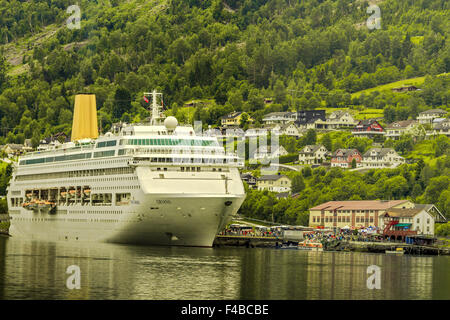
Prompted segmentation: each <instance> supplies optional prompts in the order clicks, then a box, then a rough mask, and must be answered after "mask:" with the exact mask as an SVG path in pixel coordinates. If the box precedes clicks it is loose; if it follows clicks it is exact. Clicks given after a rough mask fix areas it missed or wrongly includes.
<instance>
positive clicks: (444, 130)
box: [431, 119, 450, 137]
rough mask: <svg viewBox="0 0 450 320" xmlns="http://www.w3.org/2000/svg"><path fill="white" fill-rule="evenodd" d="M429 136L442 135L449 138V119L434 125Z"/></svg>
mask: <svg viewBox="0 0 450 320" xmlns="http://www.w3.org/2000/svg"><path fill="white" fill-rule="evenodd" d="M431 134H432V135H439V134H442V135H445V136H447V137H450V119H445V120H443V121H440V122H438V123H437V124H435V125H434V127H433V129H432V131H431Z"/></svg>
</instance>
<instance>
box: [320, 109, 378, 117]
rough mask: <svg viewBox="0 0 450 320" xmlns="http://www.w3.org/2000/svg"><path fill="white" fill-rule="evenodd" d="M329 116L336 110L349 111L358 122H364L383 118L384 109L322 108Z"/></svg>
mask: <svg viewBox="0 0 450 320" xmlns="http://www.w3.org/2000/svg"><path fill="white" fill-rule="evenodd" d="M322 109H323V110H325V112H326V114H327V115H329V114H331V113H332V112H334V111H336V110H341V111H348V112H350V114H351V115H352V116H353V117H354V118H355V119H356V120H364V119H370V118H378V117H383V109H375V108H364V109H362V110H356V109H350V108H322Z"/></svg>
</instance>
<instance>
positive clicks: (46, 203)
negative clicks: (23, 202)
mask: <svg viewBox="0 0 450 320" xmlns="http://www.w3.org/2000/svg"><path fill="white" fill-rule="evenodd" d="M54 206H55V203H54V202H51V201H40V202H39V203H38V208H39V209H41V210H50V209H52V208H53V207H54Z"/></svg>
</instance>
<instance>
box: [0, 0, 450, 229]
mask: <svg viewBox="0 0 450 320" xmlns="http://www.w3.org/2000/svg"><path fill="white" fill-rule="evenodd" d="M72 2H73V1H69V0H46V1H35V0H29V1H19V0H11V1H6V0H0V127H1V130H0V144H5V143H23V142H24V140H25V139H31V140H32V143H33V145H34V146H36V145H37V144H38V143H39V140H40V139H42V138H44V137H48V136H50V135H52V134H54V133H57V132H61V131H63V132H65V133H67V134H70V130H71V121H72V112H73V100H74V95H75V94H76V93H79V92H90V93H95V94H96V97H97V107H98V116H99V122H100V126H99V127H100V128H101V130H102V131H103V132H106V131H107V130H108V129H109V128H110V127H111V125H112V123H114V122H117V121H126V122H139V121H142V120H143V119H145V118H146V117H147V116H148V111H147V110H146V108H145V104H144V103H143V101H142V96H143V92H146V91H149V90H152V89H157V90H159V91H160V92H162V93H163V94H164V106H165V108H166V112H167V114H172V115H175V116H176V117H177V118H178V120H179V121H180V122H185V123H186V122H190V121H192V120H194V119H195V120H201V121H202V122H203V124H204V126H205V127H206V126H208V125H212V126H215V125H219V124H220V117H221V116H223V115H225V114H227V113H229V112H231V111H234V110H236V111H245V112H247V113H248V114H249V115H250V116H251V117H252V118H253V119H255V120H256V121H255V124H256V125H260V121H261V119H262V117H263V115H264V114H267V113H269V112H273V111H286V110H291V111H294V110H299V109H317V108H323V107H327V108H339V107H349V108H351V109H355V110H363V109H364V108H376V109H380V110H383V114H384V121H385V122H386V123H389V122H392V121H396V120H405V119H410V118H414V117H416V116H417V114H418V113H419V112H421V111H423V110H427V109H430V108H444V109H446V108H448V103H449V101H450V75H449V74H448V73H449V72H450V39H449V34H450V32H449V31H450V23H449V17H450V2H449V1H446V0H385V1H376V3H377V5H378V6H379V8H380V11H381V28H380V29H373V30H369V28H367V26H366V21H367V19H368V18H369V17H370V16H371V14H369V13H367V12H368V11H367V9H368V8H369V5H370V4H369V2H368V1H361V0H152V1H144V0H132V1H119V0H98V1H87V0H81V1H78V3H79V7H80V11H81V28H80V29H72V28H68V27H67V25H66V19H68V18H70V16H71V13H70V12H69V13H68V12H67V8H68V7H69V6H71V5H72V4H73V3H72ZM416 77H424V81H423V83H422V84H421V85H420V89H421V90H420V91H415V92H410V93H407V94H399V93H394V92H392V91H390V90H388V91H383V92H379V91H374V92H371V93H370V94H365V93H361V94H359V95H353V96H352V94H353V93H355V92H358V91H361V90H364V89H368V88H373V87H376V86H378V85H382V84H387V83H390V82H393V81H396V80H402V79H410V78H416ZM267 97H271V98H273V103H272V104H271V105H270V106H266V105H265V104H264V98H267ZM192 100H198V101H203V102H205V103H200V104H198V105H197V106H196V107H194V108H190V110H191V111H189V113H186V112H185V109H186V108H184V105H185V104H186V102H189V101H192ZM283 139H284V140H283ZM283 139H282V141H281V143H282V144H283V145H284V146H285V147H286V148H287V149H288V151H289V152H292V153H295V152H296V151H298V148H300V147H302V146H304V145H306V144H310V143H311V142H316V141H317V142H321V143H323V144H326V145H327V147H329V150H335V149H336V148H338V147H349V148H350V147H352V148H353V147H354V148H357V149H359V150H360V151H361V152H363V151H364V150H366V149H367V148H368V147H370V146H371V143H372V141H369V140H368V139H359V138H353V139H352V138H350V137H349V135H348V133H345V132H344V133H337V134H327V135H324V136H321V137H320V139H319V138H318V137H316V136H315V133H313V132H311V133H308V134H307V135H306V136H304V137H303V138H302V139H299V140H295V141H294V140H292V139H290V138H283ZM389 143H391V144H392V145H390V146H392V147H395V149H396V150H397V151H399V152H400V153H403V152H408V151H411V150H412V148H413V145H414V143H415V142H414V141H412V140H411V139H409V138H405V139H403V140H401V141H399V142H395V143H394V142H389ZM430 145H431V147H432V149H433V152H434V155H435V156H436V157H440V158H439V159H437V160H436V161H434V162H432V163H431V162H430V163H426V164H425V163H423V162H418V163H415V164H408V165H404V166H402V167H401V168H397V169H394V170H377V171H369V172H368V173H365V174H358V173H352V172H344V171H343V170H340V169H332V170H329V171H326V170H325V169H323V168H319V169H314V170H311V169H309V168H305V169H304V170H303V172H302V174H300V175H298V176H297V177H295V181H297V182H296V187H295V188H296V192H299V197H297V198H295V199H282V200H277V199H276V198H275V195H274V194H271V193H267V192H258V191H249V195H248V199H247V201H246V202H245V204H244V206H243V207H242V210H241V212H242V213H244V214H246V215H249V216H254V215H255V213H258V214H259V215H260V217H262V218H264V219H268V220H271V219H272V215H273V216H274V217H275V218H274V219H275V220H277V221H282V222H286V223H301V224H305V223H307V221H306V217H307V209H308V208H309V207H311V206H312V205H315V204H318V203H320V202H323V201H327V200H344V199H376V198H386V197H388V198H391V199H393V198H405V197H408V198H411V199H413V200H415V201H418V202H427V203H435V204H436V205H438V207H439V208H440V210H442V211H443V212H444V213H445V214H447V215H449V214H450V203H449V200H448V199H449V195H450V185H449V179H450V178H449V176H450V175H449V160H448V149H449V148H448V147H449V144H448V139H447V138H445V141H444V140H442V139H441V140H439V141H433V142H431V143H430ZM6 173H7V171H6V170H5V171H3V173H2V181H3V176H7V174H6ZM5 179H6V178H5ZM5 184H6V182H5ZM2 185H3V183H2ZM443 190H445V191H443Z"/></svg>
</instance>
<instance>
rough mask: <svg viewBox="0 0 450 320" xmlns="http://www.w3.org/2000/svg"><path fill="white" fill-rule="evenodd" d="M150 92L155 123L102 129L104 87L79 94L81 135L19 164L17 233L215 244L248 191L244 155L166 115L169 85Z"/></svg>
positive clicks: (76, 131) (11, 196)
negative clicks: (99, 93)
mask: <svg viewBox="0 0 450 320" xmlns="http://www.w3.org/2000/svg"><path fill="white" fill-rule="evenodd" d="M145 96H146V97H148V98H150V99H151V101H150V99H148V101H150V112H151V117H150V122H149V123H147V124H120V125H116V126H113V128H112V129H111V132H108V133H106V134H104V135H101V136H98V130H97V113H96V112H97V111H96V106H95V104H96V103H95V95H92V94H81V95H76V97H75V107H74V119H73V126H72V137H71V141H70V142H66V143H63V144H60V145H55V146H53V147H52V148H50V149H49V150H45V151H37V152H30V153H28V154H25V155H23V156H21V157H20V158H19V159H18V161H17V163H16V164H15V165H14V169H13V175H12V178H11V181H10V185H9V187H8V194H7V200H8V206H9V214H10V218H11V227H10V234H11V235H12V236H13V237H27V238H31V239H39V240H46V241H101V242H114V243H132V244H150V245H176V246H202V247H211V246H212V244H213V241H214V238H215V236H216V234H217V233H218V232H220V231H221V230H222V229H223V228H224V227H225V226H226V224H227V223H228V222H229V221H230V220H231V217H232V215H234V214H235V213H236V212H237V211H238V209H239V207H240V206H241V204H242V202H243V201H244V199H245V190H244V186H243V183H242V181H241V178H240V175H239V168H240V167H242V166H243V159H241V158H239V157H238V156H237V155H236V154H235V153H227V152H225V149H224V148H223V146H221V145H220V144H219V141H218V140H217V138H215V137H208V136H205V135H197V134H196V133H195V131H194V129H193V127H192V126H181V125H178V121H177V119H176V118H174V117H171V116H170V117H167V118H165V117H164V114H163V112H162V106H161V104H160V103H158V100H159V101H162V94H160V93H157V92H156V91H153V92H151V93H146V94H145ZM159 98H161V100H160V99H159Z"/></svg>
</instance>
